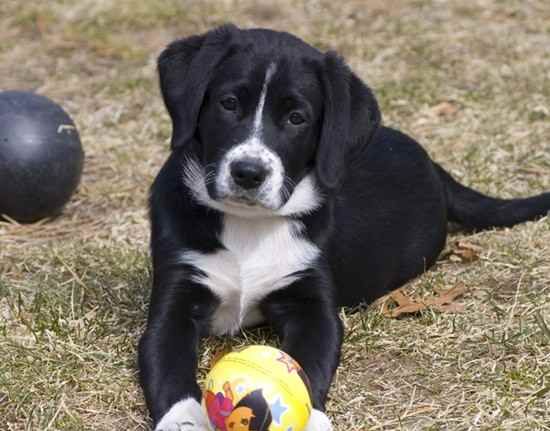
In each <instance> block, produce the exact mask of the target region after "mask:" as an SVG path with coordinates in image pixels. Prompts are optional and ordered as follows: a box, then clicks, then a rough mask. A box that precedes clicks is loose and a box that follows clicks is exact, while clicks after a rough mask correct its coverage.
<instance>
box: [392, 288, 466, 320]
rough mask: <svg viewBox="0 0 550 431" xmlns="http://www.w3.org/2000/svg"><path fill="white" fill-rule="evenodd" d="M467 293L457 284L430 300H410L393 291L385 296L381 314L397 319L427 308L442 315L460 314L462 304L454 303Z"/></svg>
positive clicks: (462, 309) (402, 293)
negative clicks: (392, 304)
mask: <svg viewBox="0 0 550 431" xmlns="http://www.w3.org/2000/svg"><path fill="white" fill-rule="evenodd" d="M466 291H467V288H466V286H465V285H464V284H459V285H457V286H455V287H453V288H452V289H449V290H446V291H443V292H440V293H439V294H438V295H437V296H434V297H432V298H422V299H419V300H415V299H411V298H409V297H408V296H407V295H405V293H404V292H403V290H402V289H398V290H395V291H393V292H391V293H390V294H389V295H387V296H386V297H385V298H384V299H383V302H382V310H381V312H382V314H383V315H384V316H386V317H391V318H397V317H399V316H401V315H402V314H414V313H418V312H419V311H422V310H427V309H428V308H433V309H435V310H438V311H440V312H444V313H461V312H463V311H464V304H460V303H456V302H454V301H455V300H456V299H457V298H458V297H460V296H462V295H463V294H464V293H465V292H466ZM391 302H393V303H395V304H396V305H397V307H395V308H392V309H390V308H389V304H390V303H391Z"/></svg>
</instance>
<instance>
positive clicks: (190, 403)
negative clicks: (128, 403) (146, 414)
mask: <svg viewBox="0 0 550 431" xmlns="http://www.w3.org/2000/svg"><path fill="white" fill-rule="evenodd" d="M209 430H210V427H209V426H208V418H207V417H206V415H205V413H204V411H203V409H202V407H201V405H200V404H199V403H198V402H197V401H196V400H195V399H193V398H187V399H185V400H183V401H178V402H177V403H176V404H174V405H173V406H172V407H170V410H168V412H166V414H165V415H164V416H163V417H162V419H161V420H160V422H159V423H158V425H157V426H156V428H155V431H209Z"/></svg>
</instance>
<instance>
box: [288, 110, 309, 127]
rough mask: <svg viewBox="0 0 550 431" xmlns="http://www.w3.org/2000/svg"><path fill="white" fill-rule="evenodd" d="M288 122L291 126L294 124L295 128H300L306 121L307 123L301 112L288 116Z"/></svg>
mask: <svg viewBox="0 0 550 431" xmlns="http://www.w3.org/2000/svg"><path fill="white" fill-rule="evenodd" d="M288 121H289V122H290V124H294V125H295V126H298V125H300V124H302V123H303V122H304V121H306V119H305V118H304V116H303V115H302V114H300V113H299V112H292V113H291V114H290V115H289V116H288Z"/></svg>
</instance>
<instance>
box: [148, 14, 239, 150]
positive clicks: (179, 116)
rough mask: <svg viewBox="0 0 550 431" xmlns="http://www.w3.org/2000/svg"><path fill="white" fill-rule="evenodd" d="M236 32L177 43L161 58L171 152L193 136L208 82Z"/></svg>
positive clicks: (219, 31) (218, 30)
mask: <svg viewBox="0 0 550 431" xmlns="http://www.w3.org/2000/svg"><path fill="white" fill-rule="evenodd" d="M237 32H238V28H237V27H235V26H234V25H231V24H228V25H224V26H222V27H218V28H216V29H214V30H211V31H209V32H208V33H205V34H202V35H197V36H191V37H188V38H185V39H179V40H176V41H174V42H172V43H171V44H170V45H169V46H168V47H167V48H166V49H165V50H164V51H163V52H162V53H161V54H160V56H159V59H158V71H159V77H160V89H161V92H162V97H163V99H164V103H165V105H166V109H167V110H168V113H169V114H170V117H171V118H172V142H171V148H172V149H175V148H178V147H181V146H182V145H184V144H185V143H186V142H187V141H189V140H190V139H191V138H192V137H193V135H194V134H195V129H196V127H197V119H198V116H199V112H200V108H201V106H202V102H203V98H204V94H205V92H206V89H207V87H208V84H209V82H210V79H211V78H212V75H213V73H214V70H215V68H216V66H217V65H218V64H219V62H220V61H221V60H222V59H223V58H224V57H225V55H226V54H227V52H228V51H229V49H230V47H231V45H232V41H234V39H235V38H236V34H237Z"/></svg>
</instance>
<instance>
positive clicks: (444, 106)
mask: <svg viewBox="0 0 550 431" xmlns="http://www.w3.org/2000/svg"><path fill="white" fill-rule="evenodd" d="M430 110H431V111H432V113H433V114H435V115H437V116H438V117H450V116H451V115H454V114H456V113H457V112H458V110H459V106H458V104H456V103H455V102H452V101H445V102H441V103H438V104H437V105H435V106H432V107H431V108H430Z"/></svg>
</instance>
